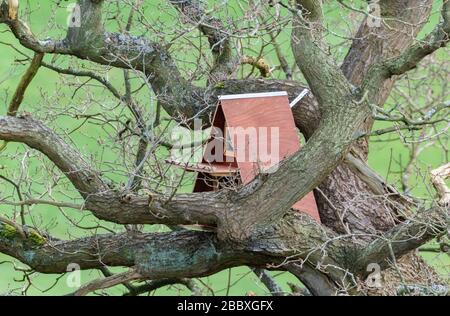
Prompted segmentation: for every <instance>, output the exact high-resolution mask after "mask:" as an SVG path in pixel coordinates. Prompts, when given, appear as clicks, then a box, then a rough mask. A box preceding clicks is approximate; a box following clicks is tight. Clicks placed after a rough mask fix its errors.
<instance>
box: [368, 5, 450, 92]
mask: <svg viewBox="0 0 450 316" xmlns="http://www.w3.org/2000/svg"><path fill="white" fill-rule="evenodd" d="M449 34H450V1H447V0H444V3H443V5H442V10H441V21H440V23H439V24H438V25H437V26H436V28H435V29H434V30H433V32H431V33H430V34H429V35H428V36H427V37H425V39H423V40H421V41H418V42H417V43H415V44H413V45H411V46H410V47H409V48H408V49H406V50H405V51H404V52H403V53H402V54H400V55H398V56H396V57H393V58H390V59H387V60H383V61H381V62H379V63H377V64H375V65H374V66H372V68H371V69H370V70H369V72H368V73H367V76H366V78H365V79H364V82H363V84H362V88H363V90H365V91H370V96H369V97H370V98H371V99H373V98H375V96H376V95H377V94H378V91H379V89H380V88H381V87H382V83H383V82H384V81H385V80H386V79H389V78H390V77H392V76H394V75H401V74H404V73H405V72H407V71H409V70H411V69H413V68H415V67H416V66H417V64H418V63H419V62H420V61H421V60H422V59H423V58H425V57H426V56H428V55H430V54H431V53H433V52H435V51H436V50H437V49H439V48H441V47H444V46H445V45H446V44H447V43H448V41H449V40H450V35H449Z"/></svg>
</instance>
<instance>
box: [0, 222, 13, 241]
mask: <svg viewBox="0 0 450 316" xmlns="http://www.w3.org/2000/svg"><path fill="white" fill-rule="evenodd" d="M16 235H17V230H16V229H15V228H14V227H13V226H11V225H9V224H6V223H0V238H4V239H12V238H14V237H16Z"/></svg>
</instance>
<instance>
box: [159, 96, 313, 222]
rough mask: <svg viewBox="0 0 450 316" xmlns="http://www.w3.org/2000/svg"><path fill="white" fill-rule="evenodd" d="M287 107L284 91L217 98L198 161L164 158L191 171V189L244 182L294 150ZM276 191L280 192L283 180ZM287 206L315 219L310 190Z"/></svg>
mask: <svg viewBox="0 0 450 316" xmlns="http://www.w3.org/2000/svg"><path fill="white" fill-rule="evenodd" d="M306 93H307V91H304V92H303V93H302V94H301V95H300V96H299V97H298V98H297V99H296V100H294V101H293V103H297V102H298V101H300V100H301V99H302V97H303V96H305V95H306ZM292 105H293V104H292V103H291V105H290V104H289V99H288V95H287V93H286V92H284V91H281V92H268V93H249V94H236V95H223V96H220V97H219V102H218V104H217V108H216V111H215V114H214V118H213V122H212V128H211V135H210V138H209V140H208V142H207V144H206V146H205V148H204V152H203V157H202V161H201V162H199V163H180V162H177V161H173V160H168V162H169V163H171V164H173V165H176V166H178V167H180V168H183V169H185V170H186V171H191V172H196V173H197V176H196V180H195V185H194V192H205V191H216V190H219V189H221V188H224V187H235V186H239V185H245V184H248V183H250V182H251V181H252V180H253V179H255V177H256V176H257V175H258V174H259V173H271V172H273V171H275V170H276V168H277V166H278V165H279V163H280V162H281V161H282V160H284V159H286V158H287V157H289V156H291V155H293V154H294V153H295V152H297V151H298V150H299V149H300V136H299V133H298V131H297V128H296V127H295V123H294V118H293V115H292V111H291V106H292ZM279 189H280V190H283V183H280V184H279ZM292 208H293V209H296V210H298V211H301V212H304V213H307V214H309V215H310V216H312V217H313V218H314V219H315V220H317V221H320V218H319V213H318V210H317V205H316V200H315V198H314V195H313V193H312V192H310V193H308V194H307V195H306V196H305V197H304V198H303V199H301V200H300V201H298V202H296V203H295V204H294V205H293V206H292Z"/></svg>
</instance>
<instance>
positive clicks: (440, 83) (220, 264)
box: [0, 0, 450, 295]
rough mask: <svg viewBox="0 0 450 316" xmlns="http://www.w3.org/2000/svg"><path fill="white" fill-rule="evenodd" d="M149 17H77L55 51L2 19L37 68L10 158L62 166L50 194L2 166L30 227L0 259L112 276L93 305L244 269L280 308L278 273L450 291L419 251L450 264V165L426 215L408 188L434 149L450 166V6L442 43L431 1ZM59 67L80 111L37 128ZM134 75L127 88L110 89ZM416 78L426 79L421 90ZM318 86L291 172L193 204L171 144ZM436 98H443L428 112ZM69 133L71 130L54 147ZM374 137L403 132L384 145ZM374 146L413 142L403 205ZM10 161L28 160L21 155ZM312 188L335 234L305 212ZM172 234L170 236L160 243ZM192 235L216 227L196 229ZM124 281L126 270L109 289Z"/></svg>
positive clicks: (5, 15) (251, 4)
mask: <svg viewBox="0 0 450 316" xmlns="http://www.w3.org/2000/svg"><path fill="white" fill-rule="evenodd" d="M151 2H152V1H138V0H137V1H132V0H127V1H115V0H110V1H103V0H78V1H77V2H76V5H75V6H74V7H73V11H72V15H71V19H70V21H69V22H70V23H69V27H68V28H67V29H66V30H64V32H66V34H65V35H62V34H60V33H61V32H62V30H59V31H58V30H57V29H55V27H54V26H52V27H50V29H49V30H47V34H46V36H45V38H46V39H44V40H42V39H39V38H38V36H37V35H35V33H33V27H32V26H29V25H27V23H26V22H24V20H25V18H26V17H28V18H29V15H30V14H31V13H32V12H33V10H32V9H31V8H29V7H28V6H27V5H25V4H20V5H21V6H23V8H21V10H20V11H19V13H18V15H17V17H16V14H10V12H11V8H10V7H9V5H8V4H7V3H6V2H5V1H3V2H2V5H1V11H0V12H1V13H0V23H2V24H4V25H5V26H6V28H5V30H8V32H11V33H12V34H13V35H14V37H15V41H14V42H13V43H12V44H11V43H5V42H2V44H3V48H2V50H3V49H7V47H6V46H5V45H9V46H10V47H9V48H11V47H12V48H13V49H15V51H16V52H17V54H20V56H21V61H22V62H23V63H25V62H27V63H29V67H28V69H27V71H26V72H25V74H24V75H23V77H22V78H21V80H20V82H19V83H18V85H17V89H16V91H15V94H14V95H13V97H12V100H11V101H10V102H9V108H8V113H7V115H5V116H1V117H0V140H3V141H4V144H3V147H4V149H3V153H2V154H1V155H2V156H3V157H7V155H10V157H19V156H20V154H22V155H23V154H24V151H26V152H27V153H29V151H28V149H26V148H27V147H28V148H32V149H33V151H32V155H35V153H36V151H37V152H39V154H38V156H37V158H36V159H40V158H43V157H46V158H45V159H42V161H40V163H41V165H40V167H39V168H42V172H43V174H44V175H45V176H43V177H42V178H39V179H34V180H33V179H31V178H30V176H29V175H28V173H27V172H28V171H27V170H26V169H27V166H26V164H27V163H28V159H25V160H24V163H23V164H22V165H21V166H19V165H18V167H17V168H22V170H21V171H19V170H10V168H6V167H4V168H3V170H4V172H5V174H6V175H2V176H1V178H2V179H3V180H4V181H3V182H4V183H6V185H8V186H9V187H10V188H13V189H14V190H16V194H17V197H16V198H13V199H14V200H12V199H11V198H4V197H1V203H2V204H3V205H9V206H10V207H11V208H14V207H16V208H17V210H18V213H17V214H16V211H15V210H16V209H14V211H11V212H9V213H8V214H9V216H6V215H5V216H2V217H0V252H1V253H3V254H6V255H9V256H11V257H13V258H15V259H17V260H19V261H20V262H22V263H24V264H26V265H27V266H29V267H30V269H31V271H37V272H40V273H52V274H63V273H65V272H66V271H67V267H68V266H69V265H70V264H73V263H76V264H77V265H78V266H79V267H80V268H81V269H83V270H86V269H99V270H101V271H102V272H103V273H104V277H103V278H99V279H98V280H95V281H93V282H91V283H88V284H85V285H84V286H82V287H81V288H80V289H78V290H77V291H76V292H75V294H80V295H81V294H87V293H90V292H93V291H95V290H99V289H105V288H109V287H112V286H116V285H119V284H122V285H125V286H126V287H127V289H128V291H129V293H130V294H140V293H146V292H149V291H152V290H153V289H155V288H158V287H160V286H164V285H167V284H173V283H180V284H184V285H186V286H188V287H189V288H190V289H192V290H193V291H198V287H197V285H195V281H193V279H195V278H199V277H203V276H207V275H211V274H214V273H217V272H219V271H222V270H224V269H227V268H231V267H236V266H242V265H247V266H250V267H252V268H253V269H254V271H255V273H256V274H257V275H258V276H259V277H261V280H263V282H264V284H266V285H267V286H268V288H269V290H270V291H271V292H273V293H274V294H276V293H277V292H279V288H278V286H277V284H276V282H275V280H273V279H272V278H271V276H270V275H269V274H268V273H267V271H266V270H282V271H289V272H290V273H292V274H293V275H295V276H296V277H297V278H298V279H299V280H300V281H301V282H302V284H303V285H305V286H306V288H307V289H308V291H309V292H310V293H311V294H313V295H336V294H350V295H356V294H369V295H370V294H391V295H394V294H402V293H403V294H404V293H412V292H414V291H416V292H417V291H419V292H420V293H433V291H434V290H433V289H435V288H436V287H438V288H441V289H442V288H444V289H446V286H445V283H446V282H447V281H446V280H443V279H442V276H440V275H439V274H438V273H437V272H436V271H434V270H433V268H432V267H431V266H429V265H428V263H427V262H425V261H424V260H423V259H421V257H420V256H419V255H418V253H417V250H418V249H419V247H421V246H422V245H425V244H426V243H428V242H430V241H433V240H435V242H436V241H437V242H439V243H440V248H433V250H436V251H442V252H444V253H445V252H447V253H448V244H446V240H447V239H448V224H449V208H448V199H449V191H448V188H447V187H446V184H445V177H446V176H448V174H449V166H448V164H447V165H444V166H442V167H441V168H440V169H437V171H434V172H433V173H431V175H432V179H433V184H434V185H435V187H436V188H437V191H436V193H434V192H433V193H430V196H429V197H428V198H427V199H419V198H417V197H414V196H413V194H412V193H411V192H412V191H411V190H410V187H409V181H410V179H409V178H410V177H414V176H415V175H414V173H415V172H416V170H417V169H415V165H416V163H417V156H418V155H419V153H420V151H421V150H423V149H424V148H426V147H427V146H435V145H438V146H439V145H441V147H440V152H441V153H444V154H445V155H447V152H448V150H447V147H448V137H447V130H448V101H447V100H446V98H447V97H448V93H447V91H446V84H447V81H448V72H447V71H446V70H445V69H446V68H445V67H448V65H446V64H445V63H444V64H442V65H441V66H439V59H437V58H436V59H435V60H432V59H431V58H432V57H429V56H436V54H437V53H435V52H436V51H437V50H439V49H441V48H442V51H443V52H444V54H445V53H446V51H445V48H443V47H445V45H446V44H447V42H448V41H449V32H450V2H448V1H447V0H444V1H443V2H442V1H435V2H436V3H434V5H435V9H436V8H438V9H437V10H439V14H438V15H439V18H438V20H439V21H438V22H433V24H434V25H433V29H432V30H431V31H428V30H424V26H425V25H430V23H431V22H430V23H428V24H427V22H428V21H429V20H430V19H432V17H433V1H431V0H411V1H384V0H381V1H372V2H371V3H370V5H369V8H370V11H369V13H367V12H368V11H367V10H366V5H367V4H364V3H361V2H358V1H338V3H336V4H328V3H326V4H323V3H322V1H308V0H295V1H294V0H292V1H266V0H262V1H239V2H233V3H232V2H231V1H228V2H225V3H217V4H206V3H203V2H202V1H197V0H181V1H172V0H167V1H161V2H159V4H158V6H159V7H158V10H155V9H156V6H157V5H155V4H154V3H151ZM61 5H62V4H61V3H60V1H57V3H55V5H54V8H58V7H59V6H61ZM361 8H362V9H361ZM36 10H37V12H39V10H43V8H36ZM13 11H14V10H13ZM16 11H17V10H16ZM155 12H158V13H157V14H156V13H155ZM435 13H436V12H435ZM377 14H379V15H377ZM337 15H338V16H337ZM339 15H341V16H339ZM342 16H343V17H345V19H343V17H342ZM333 19H334V20H333ZM344 20H345V21H347V23H344ZM336 21H337V22H338V24H334V25H332V24H331V23H332V22H336ZM432 21H433V20H432ZM336 25H337V26H336ZM421 31H422V32H423V33H426V35H425V36H421V35H419V34H422V33H420V32H421ZM49 34H51V35H52V36H53V37H54V38H60V39H53V38H51V37H49ZM136 34H139V35H136ZM41 38H44V36H41ZM333 41H334V44H336V45H333V46H332V45H331V43H332V42H333ZM30 52H32V54H34V57H31V56H30ZM343 52H344V53H343ZM270 54H272V55H273V56H276V63H274V64H279V66H274V65H272V62H271V61H269V60H268V59H267V58H266V56H268V55H270ZM339 64H340V66H339ZM422 64H423V65H424V68H423V69H420V70H416V68H417V67H420V66H421V65H422ZM439 67H440V68H441V69H439ZM45 69H47V70H51V71H54V72H57V73H59V74H60V75H61V77H60V80H61V83H62V86H63V87H62V88H61V89H62V90H61V91H65V90H64V89H69V90H71V91H72V96H71V98H72V100H73V102H74V103H73V105H72V104H67V102H63V101H61V100H63V99H64V96H63V95H62V94H63V92H59V91H55V92H54V95H53V96H48V95H43V96H42V100H40V101H39V100H34V102H36V103H38V105H39V106H37V107H36V110H35V111H33V112H31V113H28V112H23V111H24V110H25V109H24V107H25V105H22V108H21V103H22V100H23V98H24V94H25V92H26V89H27V87H28V85H29V84H30V82H31V81H32V80H33V78H34V77H35V75H36V73H38V72H39V71H43V70H45ZM118 70H121V71H122V72H123V83H122V82H119V81H118V79H115V80H114V81H112V80H110V79H109V77H110V76H111V78H113V75H114V74H115V76H116V77H114V78H118V77H117V71H118ZM414 72H415V73H425V74H427V75H426V76H425V77H426V78H425V79H424V78H421V79H414V78H409V77H408V74H411V73H414ZM94 83H95V84H94ZM121 85H123V86H124V88H119V86H121ZM402 85H403V86H406V85H407V86H408V89H403V88H402ZM100 87H102V88H100ZM305 88H307V89H309V90H310V91H311V93H309V94H308V95H307V96H306V97H305V98H304V99H303V100H302V102H300V103H298V104H297V105H296V106H294V107H293V109H292V111H293V115H294V118H295V123H296V125H297V127H298V128H299V130H300V131H301V132H302V134H303V135H304V137H305V138H306V140H307V142H306V144H305V145H304V147H302V149H301V150H300V151H298V152H297V153H296V154H295V155H293V156H292V157H290V158H288V159H286V160H285V161H284V162H283V163H282V164H281V165H280V167H279V168H278V170H277V171H276V172H274V173H273V174H270V175H261V176H260V177H258V178H257V179H255V180H254V181H253V182H252V183H251V184H249V185H247V186H244V187H237V188H233V189H224V190H221V191H219V192H218V193H215V192H214V193H209V192H205V193H179V191H180V189H182V188H185V187H186V182H189V181H190V180H192V179H191V178H186V176H185V175H184V174H179V173H177V172H175V171H170V170H171V169H168V168H169V167H168V166H167V165H165V164H164V159H165V158H166V157H167V155H168V153H167V149H171V148H173V146H174V144H172V143H171V140H170V139H169V135H170V134H169V133H168V130H169V129H171V128H173V127H174V126H182V127H184V128H192V127H193V124H194V123H193V122H194V119H195V118H200V119H202V121H203V123H204V124H206V125H205V126H203V127H204V128H206V127H208V126H207V124H208V122H210V121H211V114H212V111H213V109H214V107H215V104H216V102H217V97H218V95H223V94H234V93H248V92H266V91H287V92H288V94H289V98H290V99H291V100H292V99H294V98H295V97H297V96H298V95H299V94H300V92H302V91H303V90H304V89H305ZM102 89H103V90H102ZM421 89H428V90H425V91H428V92H429V94H428V95H419V94H420V93H421V91H423V90H421ZM433 89H435V90H436V91H435V93H432V92H430V91H432V90H433ZM122 90H123V91H124V92H122ZM80 91H82V92H80ZM439 91H440V92H439ZM81 93H82V95H81V96H80V94H81ZM106 93H107V94H108V96H105V94H106ZM415 93H417V94H418V95H419V96H420V99H421V101H417V100H418V99H419V96H418V95H416V94H415ZM389 96H391V98H393V99H394V102H390V103H389V102H387V99H388V97H389ZM111 98H114V100H115V101H114V102H115V103H112V101H111V100H112V99H111ZM44 101H45V102H44ZM58 102H62V103H65V104H58ZM77 102H78V104H77ZM41 103H42V104H41ZM44 103H47V104H48V105H47V106H44ZM55 104H56V105H55ZM112 104H113V105H112ZM20 111H22V112H20ZM61 119H64V122H69V123H67V124H69V125H70V124H71V125H70V126H71V130H70V132H69V131H68V130H64V129H61V128H59V129H58V130H56V129H57V126H55V125H54V124H55V122H58V120H61ZM375 121H384V122H388V123H386V124H387V125H385V127H383V128H381V129H377V128H376V127H374V122H375ZM59 122H60V123H61V122H62V121H59ZM64 124H65V123H64ZM85 124H95V126H97V127H96V129H94V130H91V132H92V131H94V133H95V134H84V133H82V132H79V133H78V131H79V129H80V128H82V127H83V126H84V125H85ZM50 126H53V127H50ZM377 126H378V125H377ZM63 132H66V134H65V135H62V133H63ZM77 133H78V134H77ZM74 135H77V136H74ZM96 135H98V139H95V141H96V143H97V145H98V146H101V147H102V148H103V150H99V151H97V152H96V154H95V155H94V154H91V157H89V154H88V153H89V151H88V149H85V150H86V152H85V153H83V152H82V149H81V148H82V147H83V144H82V142H88V139H91V137H95V136H96ZM376 135H397V137H400V138H403V140H404V143H405V144H406V147H407V149H408V151H409V153H410V157H408V162H407V164H406V165H404V162H403V163H401V167H402V170H403V178H402V180H403V182H402V185H403V186H402V188H401V189H399V188H397V187H396V185H395V184H392V185H391V184H389V183H388V181H387V180H385V179H384V178H383V177H382V176H380V175H378V174H377V173H376V172H375V171H374V170H372V169H371V168H370V167H369V165H368V164H367V159H368V154H369V138H370V137H372V136H376ZM71 137H73V139H72V140H71ZM405 139H406V140H405ZM408 140H409V141H408ZM11 143H22V144H24V145H26V146H27V147H18V148H19V149H18V150H16V151H15V152H14V151H8V149H9V147H10V146H11ZM105 148H106V149H105ZM97 149H98V148H97ZM88 157H89V158H88ZM445 157H446V158H445V159H446V160H447V161H448V157H447V156H445ZM46 159H48V160H46ZM2 160H3V159H2ZM388 160H389V157H386V163H387V161H388ZM24 164H25V166H24ZM55 167H56V170H55ZM8 173H9V176H7V174H8ZM62 175H63V177H62ZM65 179H68V180H69V181H70V185H69V184H68V183H67V182H65ZM424 181H425V180H424ZM427 181H428V180H427ZM41 182H42V183H41ZM18 183H19V184H18ZM37 183H39V185H40V189H39V190H37V189H36V190H35V191H34V189H32V188H33V185H38V184H37ZM280 183H282V184H283V189H282V190H280V185H279V184H280ZM24 188H26V189H25V190H26V193H25V194H24V193H22V194H21V190H23V189H24ZM73 190H76V192H77V193H76V195H74V191H73ZM312 190H314V194H315V197H316V200H317V202H318V206H319V211H320V216H321V221H322V223H321V224H318V223H316V222H315V221H313V220H311V219H310V218H309V217H308V216H306V215H302V214H300V213H297V212H293V211H291V210H290V206H291V205H292V204H293V203H294V202H296V201H298V200H299V199H300V198H301V197H303V196H305V195H306V194H307V193H308V192H310V191H312ZM56 192H58V193H56ZM437 193H439V195H438V197H437V198H436V195H437ZM43 197H45V198H43ZM57 197H59V199H58V198H57ZM80 199H81V201H80ZM32 205H46V206H47V207H49V208H59V209H60V210H61V212H64V213H63V214H65V216H67V220H68V221H69V222H70V223H71V225H73V226H74V227H77V228H78V229H80V230H83V229H85V230H86V233H85V234H84V235H82V236H69V237H70V238H65V239H63V240H62V239H59V238H56V237H54V236H50V235H49V234H47V233H45V230H44V229H43V228H42V226H40V224H39V223H37V222H36V220H35V219H33V214H32V212H30V209H29V208H28V207H29V206H32ZM66 209H67V210H68V212H70V214H69V213H67V214H66V211H65V210H66ZM76 210H78V211H82V212H85V213H88V214H92V216H93V217H95V218H96V219H97V221H96V225H94V227H86V226H84V225H83V224H80V223H81V221H79V218H78V217H76V216H77V215H75V214H74V213H75V212H74V211H76ZM71 214H73V215H71ZM113 224H115V225H113ZM157 224H162V225H166V226H167V227H169V228H170V231H165V232H149V231H148V229H146V228H147V227H153V226H154V225H157ZM194 224H200V225H205V226H210V227H213V228H214V229H213V231H204V230H200V231H199V230H192V229H185V228H183V225H194ZM124 226H125V228H126V230H125V231H124V230H123V229H122V228H123V227H124ZM66 237H67V236H66ZM108 267H127V268H129V269H128V270H126V271H125V272H121V273H118V274H112V273H111V272H110V271H109V270H108ZM377 267H378V268H379V269H380V271H382V274H381V275H382V276H383V278H384V286H383V287H382V288H371V287H370V282H369V283H368V282H367V279H368V277H369V280H368V281H371V278H373V277H374V274H373V273H371V272H373V271H374V270H373V269H375V271H376V269H377ZM411 271H414V273H411ZM376 272H377V271H376ZM27 273H29V271H26V272H25V275H27ZM376 276H378V275H376ZM136 282H141V283H140V285H137V284H136ZM444 291H446V290H444Z"/></svg>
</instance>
